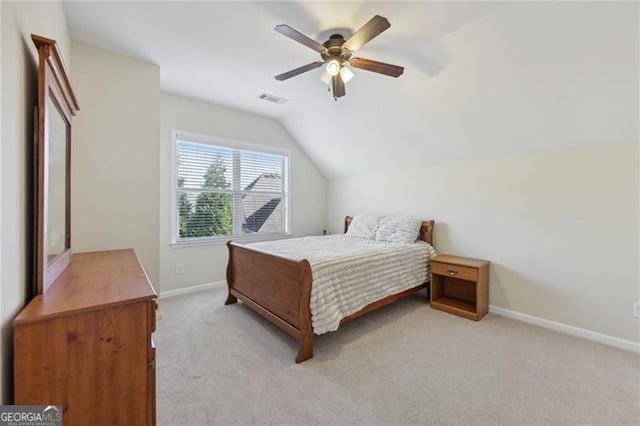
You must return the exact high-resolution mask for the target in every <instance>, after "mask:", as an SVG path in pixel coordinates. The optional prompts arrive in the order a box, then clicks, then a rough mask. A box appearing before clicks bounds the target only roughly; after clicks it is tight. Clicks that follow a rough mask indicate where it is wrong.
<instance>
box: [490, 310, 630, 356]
mask: <svg viewBox="0 0 640 426" xmlns="http://www.w3.org/2000/svg"><path fill="white" fill-rule="evenodd" d="M489 312H491V313H493V314H496V315H501V316H503V317H508V318H513V319H515V320H518V321H522V322H526V323H529V324H533V325H537V326H540V327H544V328H548V329H551V330H554V331H559V332H560V333H565V334H570V335H572V336H576V337H581V338H583V339H587V340H591V341H593V342H598V343H603V344H605V345H609V346H613V347H615V348H619V349H624V350H627V351H630V352H635V353H640V343H638V342H633V341H631V340H625V339H620V338H619V337H613V336H608V335H606V334H601V333H597V332H595V331H590V330H585V329H584V328H579V327H574V326H572V325H567V324H562V323H560V322H555V321H550V320H546V319H543V318H538V317H534V316H533V315H527V314H523V313H520V312H516V311H511V310H509V309H505V308H501V307H499V306H494V305H489Z"/></svg>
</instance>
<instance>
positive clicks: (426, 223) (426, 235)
mask: <svg viewBox="0 0 640 426" xmlns="http://www.w3.org/2000/svg"><path fill="white" fill-rule="evenodd" d="M352 220H353V217H351V216H347V217H345V218H344V232H345V234H346V233H347V229H349V225H350V224H351V221H352ZM434 226H435V222H434V221H433V220H423V221H422V226H421V227H420V234H419V235H418V239H419V240H421V241H424V242H427V243H429V244H431V245H432V246H434V247H435V245H434V244H433V227H434Z"/></svg>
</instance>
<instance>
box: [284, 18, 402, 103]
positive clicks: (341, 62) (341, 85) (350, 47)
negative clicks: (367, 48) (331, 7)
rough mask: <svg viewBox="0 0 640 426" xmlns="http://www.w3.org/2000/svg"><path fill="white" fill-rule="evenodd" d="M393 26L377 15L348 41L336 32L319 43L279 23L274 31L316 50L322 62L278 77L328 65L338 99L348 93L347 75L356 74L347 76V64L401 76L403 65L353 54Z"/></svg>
mask: <svg viewBox="0 0 640 426" xmlns="http://www.w3.org/2000/svg"><path fill="white" fill-rule="evenodd" d="M390 26H391V24H390V23H389V21H388V20H387V18H383V17H382V16H379V15H376V16H374V17H373V18H371V19H370V20H369V22H367V23H366V24H364V25H363V26H362V28H360V29H359V30H358V31H356V32H355V33H353V35H352V36H351V37H349V39H348V40H345V39H344V37H343V36H342V35H341V34H333V35H332V36H331V37H329V40H327V41H325V42H324V43H323V44H320V43H318V42H317V41H315V40H313V39H311V38H309V37H307V36H306V35H304V34H302V33H301V32H299V31H296V30H294V29H293V28H291V27H290V26H288V25H284V24H282V25H276V27H275V30H276V31H277V32H279V33H280V34H282V35H284V36H287V37H289V38H290V39H292V40H295V41H297V42H298V43H301V44H304V45H305V46H307V47H309V48H311V49H313V50H315V51H316V52H318V53H320V56H321V57H322V61H316V62H312V63H310V64H307V65H303V66H301V67H299V68H296V69H293V70H291V71H288V72H285V73H282V74H279V75H277V76H276V80H279V81H283V80H287V79H289V78H291V77H295V76H296V75H298V74H302V73H304V72H307V71H311V70H312V69H315V68H318V67H321V66H322V65H325V64H326V69H327V73H328V74H329V75H330V76H331V90H332V92H333V98H334V99H335V100H338V98H340V97H342V96H344V95H345V94H346V89H345V80H346V79H347V78H346V77H345V76H347V77H350V76H352V75H353V74H351V75H350V76H349V75H348V74H349V73H350V71H349V69H348V68H346V65H347V64H349V65H351V66H352V67H354V68H360V69H363V70H367V71H373V72H377V73H379V74H384V75H388V76H391V77H399V76H400V75H402V73H403V72H404V68H403V67H399V66H397V65H391V64H385V63H384V62H378V61H372V60H371V59H364V58H352V57H351V55H352V54H353V53H354V52H355V51H356V50H358V49H360V48H361V47H362V46H364V45H365V44H366V43H368V42H369V41H371V40H373V39H374V38H375V37H377V36H378V35H379V34H380V33H382V32H383V31H385V30H386V29H387V28H389V27H390ZM345 70H346V71H345Z"/></svg>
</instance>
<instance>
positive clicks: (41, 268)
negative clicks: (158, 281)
mask: <svg viewBox="0 0 640 426" xmlns="http://www.w3.org/2000/svg"><path fill="white" fill-rule="evenodd" d="M31 39H32V40H33V42H34V43H35V45H36V47H37V48H38V108H37V109H38V112H37V118H36V120H37V124H36V139H37V146H36V179H35V182H36V226H35V228H36V229H35V231H36V238H35V239H36V259H35V272H36V274H35V276H36V292H37V294H43V293H44V292H46V291H47V289H48V288H49V286H50V285H51V284H52V283H53V282H54V281H55V279H56V278H57V277H58V275H60V273H61V272H62V271H63V270H64V269H65V268H66V267H67V265H69V262H70V261H71V214H70V208H71V194H70V190H71V117H72V116H74V115H75V114H76V112H77V111H78V109H79V108H78V101H77V99H76V96H75V94H74V93H73V89H72V87H71V82H70V80H69V74H68V73H67V70H66V68H65V65H64V62H63V60H62V56H61V55H60V51H59V49H58V45H57V43H56V41H55V40H51V39H48V38H45V37H40V36H37V35H34V34H32V35H31Z"/></svg>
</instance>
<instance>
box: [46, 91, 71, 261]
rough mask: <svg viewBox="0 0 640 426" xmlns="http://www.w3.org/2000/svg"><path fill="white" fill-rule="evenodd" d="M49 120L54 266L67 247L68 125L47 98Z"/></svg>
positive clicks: (49, 244) (49, 225)
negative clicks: (56, 259)
mask: <svg viewBox="0 0 640 426" xmlns="http://www.w3.org/2000/svg"><path fill="white" fill-rule="evenodd" d="M46 111H47V119H46V128H45V131H46V132H47V133H48V135H47V136H48V137H45V140H46V141H47V149H48V151H49V152H48V173H47V183H46V185H45V186H46V194H45V196H46V197H47V202H46V203H45V205H46V211H45V220H46V228H45V229H46V231H45V235H46V250H47V251H46V259H47V263H51V262H52V261H53V260H54V259H55V258H56V257H58V256H59V255H61V254H62V253H64V251H65V249H66V248H67V247H65V245H66V244H65V243H66V233H67V230H66V188H67V185H66V176H67V174H66V170H67V132H68V131H69V128H68V124H67V121H66V120H65V118H64V116H63V115H62V113H61V112H60V110H59V109H58V106H57V105H56V104H55V102H53V99H52V97H47V107H46Z"/></svg>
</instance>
